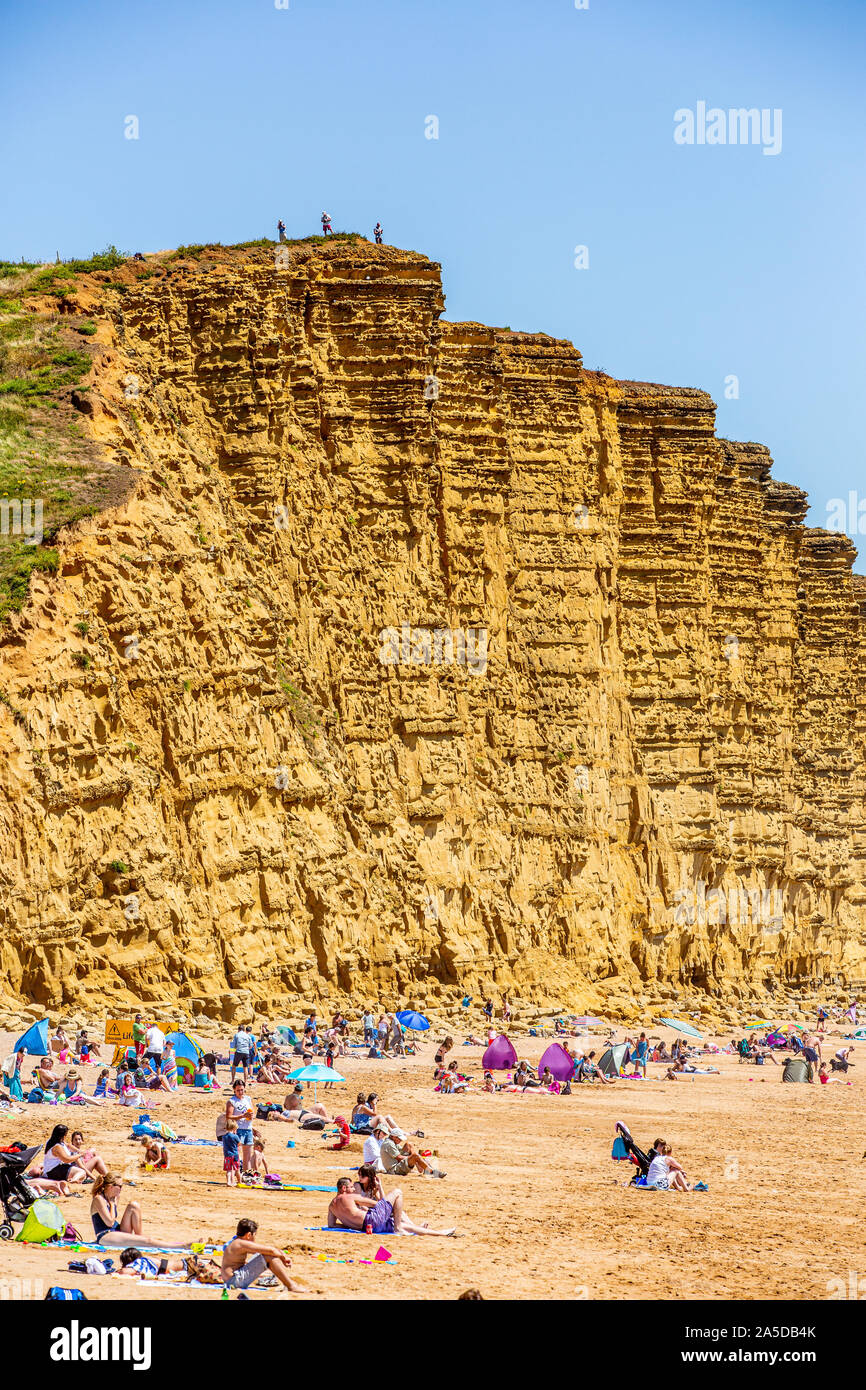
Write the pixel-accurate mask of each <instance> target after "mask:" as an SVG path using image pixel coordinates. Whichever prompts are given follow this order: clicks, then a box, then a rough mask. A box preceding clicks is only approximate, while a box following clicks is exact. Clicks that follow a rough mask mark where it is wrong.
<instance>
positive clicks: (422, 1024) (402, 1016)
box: [395, 1009, 430, 1033]
mask: <svg viewBox="0 0 866 1390" xmlns="http://www.w3.org/2000/svg"><path fill="white" fill-rule="evenodd" d="M395 1018H396V1019H397V1022H398V1023H402V1025H403V1027H404V1028H411V1030H412V1032H413V1033H426V1031H427V1029H428V1028H429V1027H430V1023H429V1020H428V1019H426V1018H425V1017H424V1015H423V1014H419V1013H416V1012H415V1010H414V1009H403V1010H402V1012H401V1013H399V1014H395Z"/></svg>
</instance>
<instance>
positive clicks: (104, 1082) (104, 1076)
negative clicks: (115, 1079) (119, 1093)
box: [93, 1067, 114, 1099]
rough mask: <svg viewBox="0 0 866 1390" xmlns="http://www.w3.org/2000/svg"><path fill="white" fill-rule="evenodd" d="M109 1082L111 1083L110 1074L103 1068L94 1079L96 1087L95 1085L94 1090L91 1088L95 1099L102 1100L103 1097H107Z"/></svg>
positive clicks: (106, 1068)
mask: <svg viewBox="0 0 866 1390" xmlns="http://www.w3.org/2000/svg"><path fill="white" fill-rule="evenodd" d="M110 1081H111V1072H110V1071H109V1070H108V1067H103V1068H102V1071H101V1072H100V1073H99V1075H98V1076H97V1078H96V1085H95V1086H94V1088H93V1094H94V1095H95V1096H96V1097H97V1098H99V1099H102V1098H103V1097H107V1096H108V1092H109V1083H110ZM112 1094H114V1091H113V1088H112Z"/></svg>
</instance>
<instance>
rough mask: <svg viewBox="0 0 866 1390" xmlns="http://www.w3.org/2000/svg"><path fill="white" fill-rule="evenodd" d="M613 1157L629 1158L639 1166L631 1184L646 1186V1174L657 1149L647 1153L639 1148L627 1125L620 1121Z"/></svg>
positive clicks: (617, 1126) (617, 1127)
mask: <svg viewBox="0 0 866 1390" xmlns="http://www.w3.org/2000/svg"><path fill="white" fill-rule="evenodd" d="M611 1157H612V1158H618V1159H629V1160H630V1161H631V1162H632V1163H633V1164H635V1166H636V1168H637V1170H638V1171H637V1172H636V1173H635V1175H634V1177H633V1178H632V1180H631V1184H630V1186H633V1187H644V1186H645V1185H646V1175H647V1173H648V1172H649V1166H650V1163H651V1162H652V1159H653V1158H654V1157H655V1149H650V1151H649V1153H648V1154H645V1153H644V1151H643V1149H639V1148H638V1146H637V1144H636V1143H635V1142H634V1140H633V1139H632V1137H631V1133H630V1132H629V1130H628V1129H627V1128H626V1126H625V1125H624V1124H622V1123H620V1122H617V1125H616V1140H615V1141H614V1151H613V1153H612V1155H611Z"/></svg>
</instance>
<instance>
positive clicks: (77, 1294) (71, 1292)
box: [45, 1284, 88, 1303]
mask: <svg viewBox="0 0 866 1390" xmlns="http://www.w3.org/2000/svg"><path fill="white" fill-rule="evenodd" d="M49 1300H50V1301H51V1302H53V1303H80V1302H82V1301H83V1302H84V1303H86V1302H87V1301H88V1300H87V1294H86V1293H83V1292H82V1290H81V1289H62V1288H61V1287H60V1285H59V1284H52V1285H51V1288H50V1289H49V1290H48V1292H47V1294H46V1295H45V1301H46V1303H47V1302H48V1301H49Z"/></svg>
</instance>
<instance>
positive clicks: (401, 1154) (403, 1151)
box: [364, 1119, 445, 1178]
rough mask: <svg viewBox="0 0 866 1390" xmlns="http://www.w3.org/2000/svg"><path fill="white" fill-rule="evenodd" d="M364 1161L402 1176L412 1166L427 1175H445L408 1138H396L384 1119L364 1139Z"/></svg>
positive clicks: (385, 1171) (394, 1174) (393, 1174)
mask: <svg viewBox="0 0 866 1390" xmlns="http://www.w3.org/2000/svg"><path fill="white" fill-rule="evenodd" d="M364 1162H365V1163H366V1164H369V1165H370V1166H372V1167H374V1168H378V1169H380V1170H381V1171H382V1172H383V1173H390V1174H391V1175H392V1176H396V1177H400V1178H405V1177H407V1176H408V1174H409V1171H410V1169H412V1168H414V1169H415V1171H416V1172H418V1173H421V1175H422V1176H425V1177H426V1176H427V1175H428V1174H429V1175H431V1176H435V1177H438V1178H444V1177H445V1174H444V1173H440V1172H439V1169H438V1168H434V1167H433V1164H432V1163H428V1162H427V1160H426V1159H425V1158H422V1157H421V1155H420V1154H419V1153H418V1151H417V1149H414V1148H413V1147H412V1145H411V1144H410V1143H409V1141H408V1139H405V1140H403V1141H402V1142H398V1141H396V1140H394V1139H393V1138H392V1137H391V1135H390V1133H389V1131H388V1126H387V1125H386V1124H385V1121H384V1120H382V1119H379V1120H376V1122H375V1124H374V1125H373V1132H372V1134H371V1135H369V1137H368V1138H367V1139H365V1140H364Z"/></svg>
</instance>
